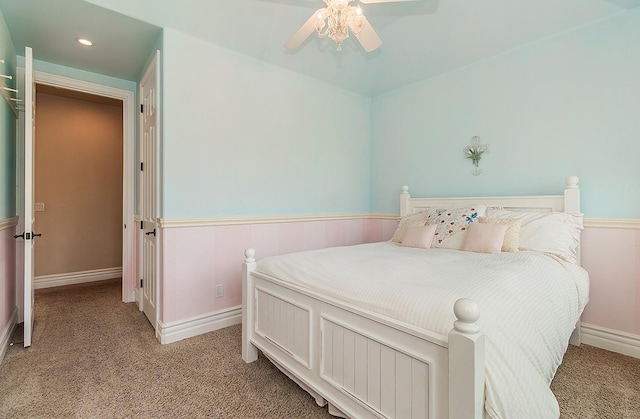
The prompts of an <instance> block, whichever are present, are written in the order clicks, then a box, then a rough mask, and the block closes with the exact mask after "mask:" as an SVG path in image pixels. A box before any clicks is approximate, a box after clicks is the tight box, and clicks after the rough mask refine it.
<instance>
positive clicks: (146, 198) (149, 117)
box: [139, 53, 159, 329]
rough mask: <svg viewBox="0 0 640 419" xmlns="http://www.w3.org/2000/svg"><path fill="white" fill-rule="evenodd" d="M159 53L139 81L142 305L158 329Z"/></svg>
mask: <svg viewBox="0 0 640 419" xmlns="http://www.w3.org/2000/svg"><path fill="white" fill-rule="evenodd" d="M158 80H159V77H158V53H156V56H155V57H154V59H153V61H152V62H151V63H150V64H149V67H148V68H147V71H146V72H145V74H144V76H143V77H142V80H141V81H140V97H141V98H142V101H141V102H142V104H141V123H140V126H141V127H142V136H141V137H142V138H141V141H140V162H141V164H140V205H139V206H140V222H141V223H142V228H141V229H140V231H141V234H142V237H141V240H140V243H142V263H141V271H142V275H141V278H142V280H141V281H140V285H141V286H142V290H141V292H142V297H141V298H140V301H141V306H142V307H141V309H142V310H143V311H144V314H145V315H146V316H147V318H148V319H149V321H150V322H151V325H152V326H153V328H154V329H156V320H157V317H158V283H157V282H158V265H157V263H158V258H157V254H158V238H159V234H158V226H157V218H158V194H157V192H156V191H157V179H158V170H157V168H158V122H159V121H158Z"/></svg>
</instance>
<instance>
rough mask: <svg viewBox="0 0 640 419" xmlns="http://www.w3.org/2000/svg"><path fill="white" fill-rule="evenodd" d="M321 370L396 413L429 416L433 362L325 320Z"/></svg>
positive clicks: (340, 385)
mask: <svg viewBox="0 0 640 419" xmlns="http://www.w3.org/2000/svg"><path fill="white" fill-rule="evenodd" d="M320 328H321V329H320V330H321V333H322V336H321V343H320V344H321V347H322V352H321V357H320V375H321V377H322V378H324V379H325V380H326V381H327V382H329V383H330V384H331V385H332V386H333V387H335V388H336V389H338V390H341V391H343V392H345V393H347V394H348V395H350V396H352V397H354V398H355V399H357V400H359V401H360V402H361V403H364V404H366V405H367V406H368V407H369V408H371V409H372V410H374V411H375V412H377V413H380V414H382V415H384V416H385V417H390V418H428V417H430V416H429V378H430V374H431V371H430V369H429V364H430V362H429V361H427V360H423V359H420V357H418V356H412V355H408V354H406V353H404V352H402V351H399V350H397V349H396V348H394V347H393V346H390V344H385V343H382V342H380V341H378V340H376V339H373V338H371V337H369V336H367V335H365V334H364V333H360V332H358V331H355V330H352V329H351V328H348V327H346V326H343V325H342V324H340V322H339V321H337V320H331V319H328V318H326V317H322V318H321V320H320Z"/></svg>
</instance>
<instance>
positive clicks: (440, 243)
mask: <svg viewBox="0 0 640 419" xmlns="http://www.w3.org/2000/svg"><path fill="white" fill-rule="evenodd" d="M486 209H487V207H486V205H475V206H472V207H465V208H440V209H438V210H437V211H438V215H437V216H435V217H431V218H430V219H429V220H428V222H427V224H436V225H437V226H438V227H437V228H436V234H435V237H434V238H433V244H432V245H431V247H440V248H445V249H456V250H460V249H462V245H463V244H464V239H465V237H466V235H467V228H468V227H469V224H470V223H473V222H477V221H478V217H482V216H484V214H485V211H486Z"/></svg>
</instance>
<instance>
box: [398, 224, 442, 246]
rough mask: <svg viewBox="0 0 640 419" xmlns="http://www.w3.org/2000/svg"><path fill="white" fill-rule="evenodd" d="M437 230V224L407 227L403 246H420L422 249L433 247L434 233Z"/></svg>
mask: <svg viewBox="0 0 640 419" xmlns="http://www.w3.org/2000/svg"><path fill="white" fill-rule="evenodd" d="M435 232H436V225H435V224H433V225H428V226H412V227H409V228H407V231H406V234H405V235H404V240H402V243H401V244H400V245H401V246H405V247H419V248H421V249H428V248H430V247H431V242H432V241H433V235H434V234H435Z"/></svg>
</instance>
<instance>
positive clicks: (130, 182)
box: [16, 68, 138, 322]
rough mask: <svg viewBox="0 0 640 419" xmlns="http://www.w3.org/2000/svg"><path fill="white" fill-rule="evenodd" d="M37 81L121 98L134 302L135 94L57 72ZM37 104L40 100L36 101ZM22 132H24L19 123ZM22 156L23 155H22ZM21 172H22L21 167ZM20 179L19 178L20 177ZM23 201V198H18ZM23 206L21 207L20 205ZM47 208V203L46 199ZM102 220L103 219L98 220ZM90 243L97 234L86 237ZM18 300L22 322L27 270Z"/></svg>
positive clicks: (126, 259)
mask: <svg viewBox="0 0 640 419" xmlns="http://www.w3.org/2000/svg"><path fill="white" fill-rule="evenodd" d="M18 79H19V80H24V68H18ZM35 81H36V83H37V84H38V85H41V86H48V87H57V88H62V89H67V90H70V91H74V92H80V93H85V94H92V95H96V96H101V97H105V98H111V99H115V100H118V101H120V102H121V103H122V131H123V145H122V219H121V222H122V224H121V228H122V271H121V275H122V301H123V302H134V301H137V299H138V288H137V280H136V278H137V276H138V275H137V265H136V262H137V258H136V255H135V238H136V236H135V228H134V202H135V201H134V180H135V178H134V176H135V173H136V172H135V144H134V143H135V119H134V118H135V115H136V114H135V108H136V107H135V94H134V92H133V91H132V90H124V89H120V88H115V87H110V86H106V85H102V84H97V83H91V82H86V81H82V80H77V79H72V78H68V77H64V76H59V75H55V74H49V73H44V72H39V71H36V72H35ZM36 106H37V104H36ZM18 128H19V130H18V132H19V135H20V136H23V135H24V129H21V126H20V122H19V123H18ZM18 160H20V156H18ZM18 176H19V177H20V176H21V175H20V172H19V170H18ZM18 180H19V179H18ZM18 203H20V201H18ZM18 209H20V208H18ZM45 210H46V203H45ZM96 222H99V220H96ZM85 239H86V240H87V243H89V241H90V240H94V239H95V238H91V237H86V238H85ZM16 275H17V281H16V302H17V305H18V313H19V317H20V318H19V319H18V321H19V322H22V321H23V319H22V314H23V313H24V286H23V282H22V278H23V275H24V274H23V272H22V271H21V270H18V269H17V272H16Z"/></svg>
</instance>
